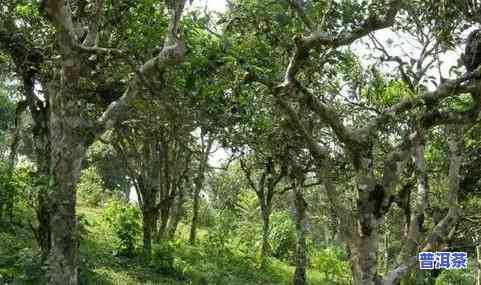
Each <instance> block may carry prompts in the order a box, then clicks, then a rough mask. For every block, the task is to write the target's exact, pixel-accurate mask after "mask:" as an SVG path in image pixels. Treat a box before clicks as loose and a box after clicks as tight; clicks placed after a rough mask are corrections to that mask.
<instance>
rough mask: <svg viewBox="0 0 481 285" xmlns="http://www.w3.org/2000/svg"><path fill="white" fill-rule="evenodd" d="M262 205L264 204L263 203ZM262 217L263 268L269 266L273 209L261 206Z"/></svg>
mask: <svg viewBox="0 0 481 285" xmlns="http://www.w3.org/2000/svg"><path fill="white" fill-rule="evenodd" d="M261 203H263V202H262V201H261ZM261 216H262V245H261V268H265V267H266V265H267V257H268V256H269V254H270V248H269V233H270V216H271V209H270V207H268V206H267V205H261Z"/></svg>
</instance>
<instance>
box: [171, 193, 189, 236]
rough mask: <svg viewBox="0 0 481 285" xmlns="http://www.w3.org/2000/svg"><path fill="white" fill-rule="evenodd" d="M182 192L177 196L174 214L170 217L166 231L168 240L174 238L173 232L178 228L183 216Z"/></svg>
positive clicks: (183, 200) (183, 201)
mask: <svg viewBox="0 0 481 285" xmlns="http://www.w3.org/2000/svg"><path fill="white" fill-rule="evenodd" d="M184 198H185V197H184V191H183V190H180V191H179V194H178V196H177V201H176V203H175V208H174V212H173V214H172V217H171V219H170V221H169V230H168V236H169V239H173V238H174V236H175V232H176V231H177V227H178V226H179V223H180V220H181V219H182V216H183V215H184V203H185V199H184Z"/></svg>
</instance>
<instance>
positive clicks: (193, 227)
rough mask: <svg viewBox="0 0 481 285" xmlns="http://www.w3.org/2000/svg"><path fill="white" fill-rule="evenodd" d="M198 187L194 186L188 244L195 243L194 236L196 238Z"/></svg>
mask: <svg viewBox="0 0 481 285" xmlns="http://www.w3.org/2000/svg"><path fill="white" fill-rule="evenodd" d="M199 196H200V187H198V186H197V183H196V186H195V189H194V197H193V198H194V201H193V203H194V205H193V209H192V222H191V224H190V235H189V243H190V244H195V241H196V238H197V223H198V220H199V203H200V201H199V199H200V197H199Z"/></svg>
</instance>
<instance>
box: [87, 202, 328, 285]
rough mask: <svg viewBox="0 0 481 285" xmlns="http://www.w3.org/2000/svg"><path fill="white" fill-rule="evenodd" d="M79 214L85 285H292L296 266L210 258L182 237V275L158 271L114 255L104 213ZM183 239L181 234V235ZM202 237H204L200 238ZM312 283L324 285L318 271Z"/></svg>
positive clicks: (178, 252)
mask: <svg viewBox="0 0 481 285" xmlns="http://www.w3.org/2000/svg"><path fill="white" fill-rule="evenodd" d="M78 213H79V214H83V215H85V220H86V224H87V227H86V229H87V234H86V237H87V238H86V239H85V240H83V241H82V242H81V248H80V252H81V256H82V257H83V260H82V262H83V264H84V266H83V267H82V268H83V271H82V272H81V280H83V282H82V284H89V285H90V284H92V285H93V284H95V285H97V284H99V285H100V284H106V285H110V284H112V285H114V284H115V285H117V284H132V285H133V284H166V285H167V284H172V285H180V284H194V285H197V284H199V285H201V284H219V285H221V284H222V285H223V284H229V285H237V284H238V285H249V284H252V285H254V284H259V285H260V284H262V285H270V284H272V285H274V284H276V285H277V284H279V285H281V284H291V282H292V275H293V272H294V267H293V266H290V265H288V264H286V263H284V262H281V261H278V260H276V259H271V260H270V262H269V263H268V265H267V268H266V269H264V270H259V269H257V267H258V266H257V264H255V262H253V261H247V260H245V258H242V257H240V256H235V255H233V253H232V252H226V254H225V256H223V257H221V258H220V257H212V256H207V255H206V253H205V252H204V251H203V250H202V248H201V247H200V246H197V247H196V246H190V245H188V243H187V242H186V240H184V238H182V237H180V238H179V239H178V240H177V241H176V242H175V247H174V250H175V253H174V256H175V257H176V258H179V259H180V260H181V261H180V262H182V265H181V268H182V269H180V270H178V271H181V272H178V271H177V272H167V273H165V272H158V271H157V270H156V269H155V268H152V267H150V266H146V265H145V264H144V263H143V262H142V261H141V260H140V259H139V258H131V259H127V258H122V257H117V256H115V254H114V253H115V247H114V241H113V240H111V239H110V238H111V237H112V233H111V232H109V229H108V228H107V227H106V226H105V224H104V223H103V222H102V210H101V209H96V208H88V207H80V208H79V209H78ZM181 236H182V235H181ZM201 236H202V235H201ZM308 276H309V281H310V282H309V283H310V284H323V282H322V276H321V274H320V273H319V272H316V271H309V272H308Z"/></svg>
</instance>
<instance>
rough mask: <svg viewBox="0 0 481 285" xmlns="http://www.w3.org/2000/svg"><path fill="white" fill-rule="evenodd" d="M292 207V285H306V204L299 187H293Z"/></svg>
mask: <svg viewBox="0 0 481 285" xmlns="http://www.w3.org/2000/svg"><path fill="white" fill-rule="evenodd" d="M294 205H295V207H296V218H295V223H296V238H297V241H296V269H295V271H294V279H293V282H292V284H293V285H305V284H306V266H307V248H306V232H307V224H306V208H307V203H306V201H305V200H304V195H303V194H302V188H301V185H297V184H296V185H295V187H294Z"/></svg>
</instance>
